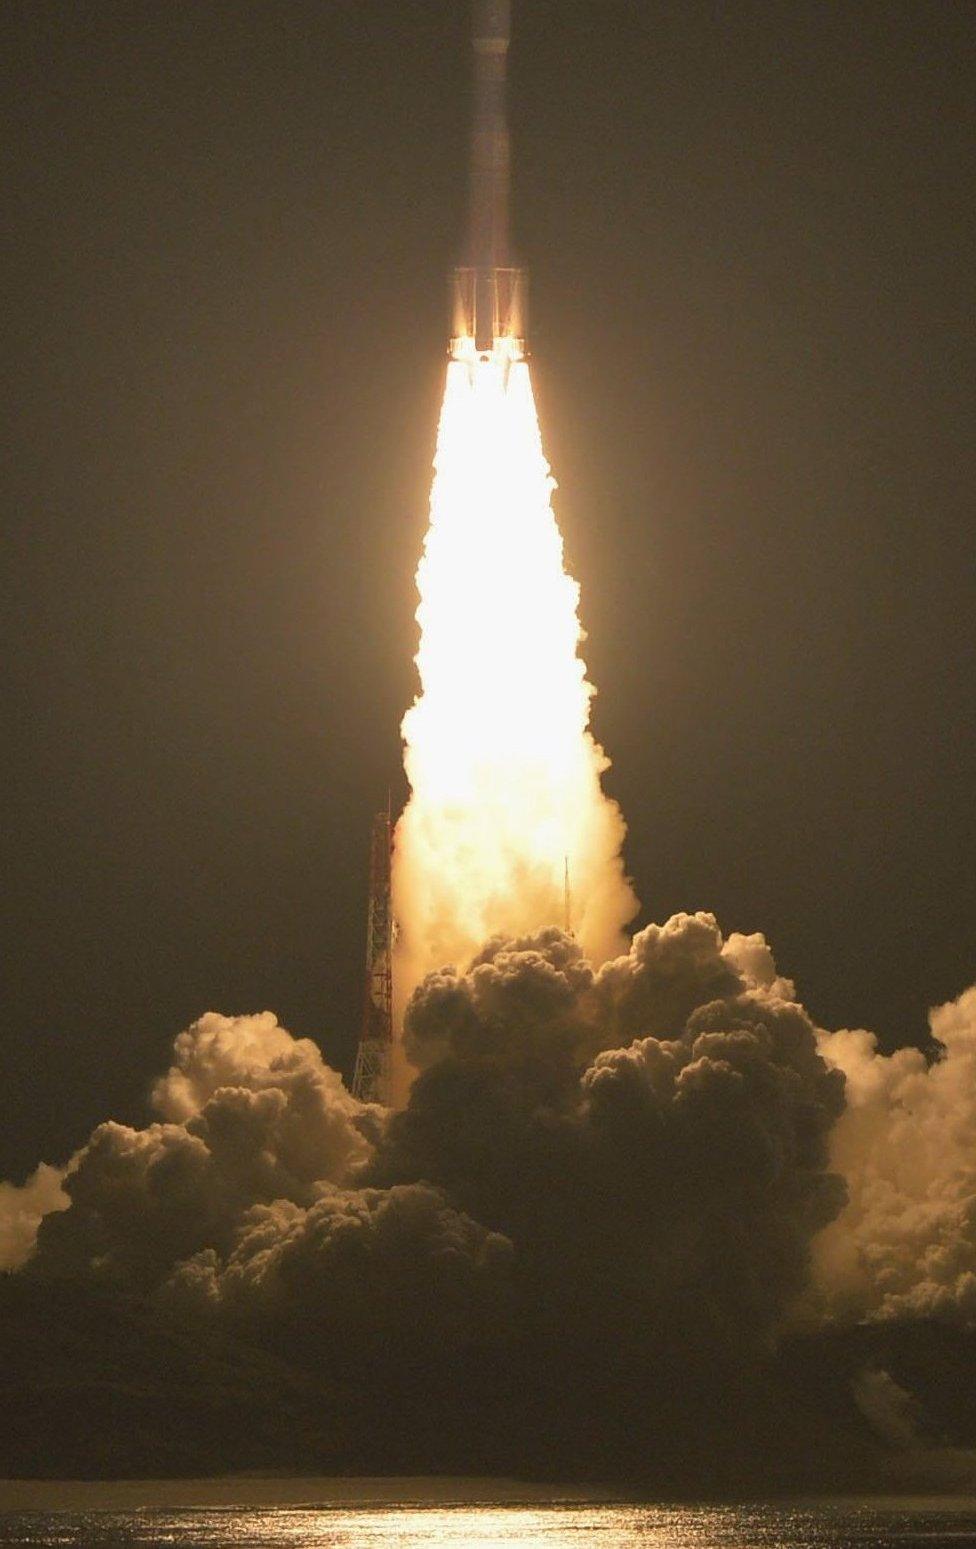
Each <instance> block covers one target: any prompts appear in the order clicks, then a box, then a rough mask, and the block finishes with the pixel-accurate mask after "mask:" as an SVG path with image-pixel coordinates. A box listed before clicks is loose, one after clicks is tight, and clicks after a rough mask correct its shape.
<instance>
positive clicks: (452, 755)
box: [394, 339, 637, 1007]
mask: <svg viewBox="0 0 976 1549" xmlns="http://www.w3.org/2000/svg"><path fill="white" fill-rule="evenodd" d="M434 470H435V474H434V484H433V489H432V492H431V504H430V527H429V529H428V532H427V537H426V541H425V544H424V553H423V557H422V559H421V561H420V566H419V569H418V572H417V587H418V590H419V593H420V606H419V607H418V609H417V621H418V623H419V625H420V648H419V650H418V652H417V658H416V660H417V667H418V670H419V673H420V682H421V692H420V695H419V696H418V698H417V700H416V702H415V703H414V705H413V706H412V708H411V709H410V710H408V711H407V714H406V715H405V717H404V720H403V738H404V743H405V753H404V763H405V767H406V772H407V776H408V779H409V781H410V786H411V792H412V794H411V796H410V800H409V802H408V804H407V807H406V810H405V811H404V813H403V816H402V817H401V819H400V822H399V824H398V826H397V833H396V851H395V860H394V908H395V911H396V914H397V917H398V920H399V922H400V939H399V943H398V951H397V959H398V962H397V968H398V974H397V979H398V984H397V989H398V995H397V999H398V1003H399V1005H400V1006H401V1007H402V1006H403V1004H404V999H405V996H406V995H407V994H408V993H409V991H410V990H411V989H412V988H413V987H414V985H415V984H417V983H418V982H419V980H420V979H421V978H422V977H423V975H424V974H425V973H427V972H429V971H430V970H431V969H433V968H438V967H442V966H443V965H444V964H446V963H449V962H451V963H457V964H462V963H463V962H465V961H466V960H467V959H468V958H470V957H471V956H472V954H473V953H474V952H476V951H477V949H478V948H479V947H480V946H481V945H482V943H483V942H484V941H485V939H486V937H488V936H489V935H491V934H493V933H494V932H496V931H505V932H509V933H520V932H524V931H529V930H535V929H538V928H540V927H542V926H545V925H552V924H558V925H561V924H564V923H565V903H564V875H565V871H566V867H567V863H568V873H569V879H570V885H571V890H572V926H573V929H574V930H575V932H576V934H577V935H578V937H579V938H580V941H581V943H582V945H583V947H584V949H585V950H586V952H587V954H588V955H589V956H591V957H592V958H594V959H595V960H596V961H601V960H602V959H604V958H606V957H608V956H610V955H611V954H614V953H616V952H617V951H619V950H620V948H621V945H622V942H623V938H622V934H621V931H622V927H623V925H624V924H625V922H626V921H627V920H629V919H630V918H631V917H632V915H633V913H634V911H635V909H636V906H637V901H636V899H635V897H634V895H633V893H632V891H631V889H630V886H629V884H628V882H627V880H626V878H625V877H624V873H623V863H622V861H621V858H620V846H621V842H622V840H623V836H624V823H623V819H622V817H621V815H620V811H619V809H618V807H617V805H616V803H615V802H613V801H611V800H610V799H609V798H608V797H607V796H605V795H604V793H603V791H602V790H601V788H600V775H601V773H602V771H603V770H604V769H606V768H607V766H608V763H609V760H608V759H607V757H606V754H605V753H604V752H603V749H602V748H601V747H599V745H598V744H597V743H596V742H595V741H594V739H593V737H592V736H591V734H590V732H589V731H588V729H587V727H588V723H589V715H590V698H591V696H592V694H593V692H594V691H593V688H592V686H591V685H590V684H589V683H588V682H587V681H586V669H585V666H584V663H583V661H582V659H581V658H580V656H579V654H578V649H577V648H578V645H579V642H580V640H581V639H582V632H581V630H580V625H579V620H578V617H577V607H578V604H579V586H578V584H577V583H576V582H575V581H574V580H573V579H572V577H571V576H568V575H567V574H566V572H565V570H564V568H563V542H562V537H561V535H560V532H559V528H558V527H557V525H556V519H555V516H554V515H553V511H552V506H551V494H552V491H553V489H554V488H555V481H554V480H553V479H552V477H551V475H550V472H549V464H548V463H547V462H546V459H545V456H544V455H543V451H542V441H541V437H540V434H539V424H538V419H537V416H536V410H535V401H534V399H533V395H532V384H531V382H530V379H529V368H528V365H527V363H526V362H525V361H524V360H522V359H520V358H519V355H518V351H517V348H516V347H515V346H514V343H513V341H510V340H504V339H502V340H498V341H496V346H495V349H494V350H493V351H491V353H490V354H486V355H482V356H480V357H479V356H478V355H476V353H475V351H474V348H473V346H472V345H471V344H470V341H458V342H456V344H455V358H454V359H453V360H452V361H451V362H450V364H449V366H448V368H447V384H446V389H445V393H444V403H443V408H442V410H441V419H440V428H439V432H438V438H437V452H436V456H435V459H434Z"/></svg>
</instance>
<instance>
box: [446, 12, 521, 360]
mask: <svg viewBox="0 0 976 1549" xmlns="http://www.w3.org/2000/svg"><path fill="white" fill-rule="evenodd" d="M510 37H511V4H510V0H473V3H472V32H471V41H472V48H473V56H474V82H473V87H474V104H473V121H472V132H471V167H470V204H469V214H468V241H467V251H466V253H465V262H464V265H463V267H461V268H459V269H456V270H455V271H454V330H453V332H454V337H453V339H452V353H453V354H455V355H458V354H470V353H472V351H474V352H476V353H483V352H485V351H490V350H492V349H494V348H495V347H496V345H497V344H498V341H500V340H508V341H517V349H518V353H521V350H522V344H523V340H524V332H525V326H524V310H525V288H526V285H525V274H524V271H523V270H521V269H519V268H517V267H515V266H514V265H513V264H512V260H511V255H510V251H509V236H508V225H509V222H508V196H509V177H510V151H509V139H508V114H507V100H506V99H507V72H508V46H509V40H510ZM507 348H508V349H509V352H511V350H512V348H513V346H512V345H511V344H509V345H508V346H507Z"/></svg>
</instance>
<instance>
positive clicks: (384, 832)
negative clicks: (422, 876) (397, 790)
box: [352, 809, 393, 1104]
mask: <svg viewBox="0 0 976 1549" xmlns="http://www.w3.org/2000/svg"><path fill="white" fill-rule="evenodd" d="M392 855H393V823H392V820H391V816H390V812H389V809H387V811H386V812H379V813H377V815H376V817H375V818H374V820H373V831H372V842H371V845H370V864H369V909H368V912H367V920H366V984H365V995H364V997H363V1024H362V1032H361V1034H360V1038H359V1048H358V1050H357V1052H356V1068H355V1071H354V1074H353V1078H352V1090H353V1096H354V1097H358V1098H359V1100H360V1101H361V1102H364V1103H386V1104H388V1103H389V1101H390V1062H391V1059H392V1055H393V903H392V893H391V886H390V872H391V861H392Z"/></svg>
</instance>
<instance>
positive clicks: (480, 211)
mask: <svg viewBox="0 0 976 1549" xmlns="http://www.w3.org/2000/svg"><path fill="white" fill-rule="evenodd" d="M473 10H474V16H473V22H474V25H473V30H472V43H473V47H474V123H473V128H472V135H471V211H470V249H469V253H468V262H469V263H470V264H472V265H473V266H474V267H475V268H476V269H496V268H504V267H507V265H508V184H509V161H510V157H509V144H508V118H507V104H506V96H507V81H506V76H507V72H508V44H509V38H510V35H511V11H510V6H509V0H476V3H475V5H474V8H473Z"/></svg>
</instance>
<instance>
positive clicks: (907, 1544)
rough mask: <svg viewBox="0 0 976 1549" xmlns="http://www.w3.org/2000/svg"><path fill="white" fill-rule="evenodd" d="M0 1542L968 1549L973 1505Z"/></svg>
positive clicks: (415, 1522) (210, 1527)
mask: <svg viewBox="0 0 976 1549" xmlns="http://www.w3.org/2000/svg"><path fill="white" fill-rule="evenodd" d="M0 1543H2V1544H4V1545H33V1546H39V1545H51V1546H54V1545H58V1546H60V1545H68V1546H73V1545H79V1546H81V1545H85V1546H87V1545H91V1546H93V1549H124V1546H129V1545H139V1546H156V1545H159V1546H163V1545H167V1546H169V1545H189V1546H194V1545H200V1546H204V1545H205V1546H208V1549H218V1546H225V1545H226V1546H228V1549H230V1546H244V1549H289V1546H302V1549H421V1546H435V1545H436V1546H439V1549H449V1546H452V1545H458V1546H460V1549H487V1546H489V1545H496V1544H511V1545H515V1546H520V1549H535V1546H538V1549H638V1546H640V1549H713V1546H714V1549H753V1546H755V1549H885V1546H889V1545H890V1546H893V1549H911V1546H918V1549H939V1546H942V1545H944V1546H946V1549H960V1546H962V1545H965V1544H973V1545H976V1502H973V1501H958V1500H952V1501H946V1500H921V1501H876V1500H871V1501H869V1500H865V1501H832V1502H815V1503H810V1502H807V1503H802V1502H801V1503H794V1504H783V1503H776V1504H773V1503H767V1504H762V1503H758V1504H752V1505H735V1506H732V1505H728V1506H716V1505H700V1506H696V1505H680V1506H674V1505H667V1506H654V1505H639V1506H637V1505H622V1504H619V1503H609V1502H590V1503H586V1502H578V1501H572V1502H564V1503H560V1502H551V1503H546V1504H540V1503H531V1504H514V1505H513V1504H504V1505H501V1504H499V1505H495V1504H492V1503H490V1502H485V1503H481V1502H479V1503H477V1504H472V1503H471V1502H470V1501H467V1502H458V1503H455V1504H451V1503H449V1502H447V1503H445V1502H440V1503H437V1504H431V1503H429V1502H423V1501H410V1500H403V1501H401V1502H397V1503H390V1502H389V1501H379V1502H375V1503H372V1504H370V1503H369V1502H364V1503H359V1504H356V1505H350V1504H348V1503H343V1504H335V1503H333V1504H328V1505H322V1506H310V1505H301V1506H282V1505H277V1506H261V1507H253V1506H251V1507H233V1506H220V1507H214V1506H212V1505H211V1506H200V1507H187V1506H180V1507H178V1508H168V1509H160V1508H153V1507H146V1508H141V1509H135V1510H133V1509H127V1510H95V1511H77V1510H75V1511H47V1510H43V1509H35V1510H24V1511H6V1512H0Z"/></svg>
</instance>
